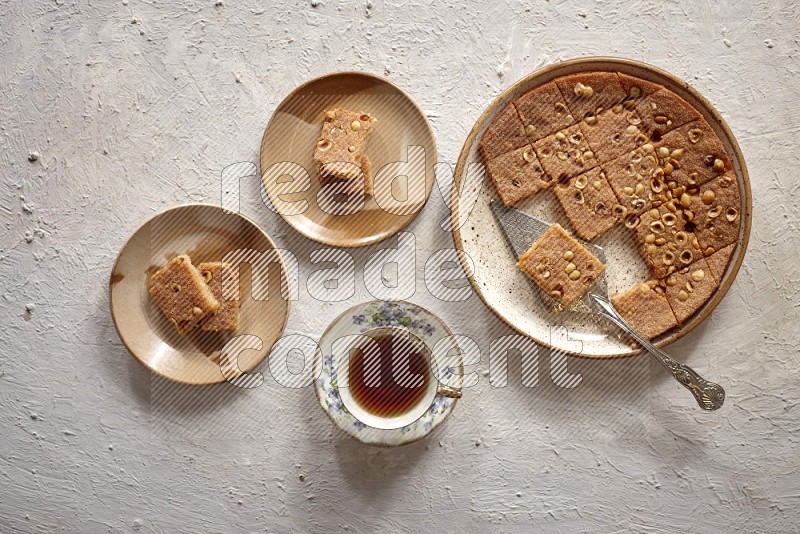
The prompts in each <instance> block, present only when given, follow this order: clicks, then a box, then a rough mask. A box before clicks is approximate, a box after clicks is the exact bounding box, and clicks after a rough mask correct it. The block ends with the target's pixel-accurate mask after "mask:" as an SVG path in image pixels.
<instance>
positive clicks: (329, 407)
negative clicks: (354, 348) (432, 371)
mask: <svg viewBox="0 0 800 534" xmlns="http://www.w3.org/2000/svg"><path fill="white" fill-rule="evenodd" d="M384 326H399V327H405V328H408V329H409V330H410V331H411V332H412V333H414V334H416V335H417V336H418V337H419V338H420V339H421V340H422V341H423V342H425V344H426V345H428V346H429V347H433V346H434V345H435V344H436V342H437V341H439V340H440V339H441V338H444V337H447V336H450V335H451V334H450V331H449V329H448V328H447V326H446V325H445V324H444V323H443V322H442V321H441V319H439V318H438V317H436V316H435V315H433V314H432V313H430V312H429V311H427V310H425V309H424V308H421V307H419V306H417V305H415V304H411V303H409V302H391V301H372V302H367V303H364V304H359V305H357V306H355V307H353V308H351V309H350V310H349V311H348V312H346V313H345V314H343V315H342V316H340V317H339V318H338V319H337V320H336V321H334V323H333V324H332V325H331V326H330V327H329V328H328V330H327V331H326V332H325V334H324V335H323V339H321V340H320V349H319V350H318V351H317V355H316V360H317V361H316V362H315V363H316V364H318V365H319V364H321V369H320V373H319V378H317V380H316V382H315V388H316V393H317V397H318V399H319V402H320V405H321V406H322V408H323V409H324V410H325V411H326V412H327V414H328V416H329V417H330V418H331V420H332V421H333V422H334V424H335V425H336V426H338V427H339V428H340V429H341V430H343V431H344V432H346V433H347V434H349V435H350V436H352V437H354V438H355V439H357V440H359V441H361V442H362V443H367V444H369V445H379V446H386V447H393V446H398V445H405V444H407V443H411V442H413V441H416V440H418V439H420V438H423V437H425V436H426V435H428V434H429V433H430V432H432V431H433V429H434V428H436V427H437V426H439V425H440V424H441V423H442V422H443V421H444V420H445V418H446V417H447V416H448V415H450V412H451V411H452V410H453V407H454V406H455V404H456V400H457V399H453V398H450V397H444V396H442V395H436V397H434V399H433V402H432V403H431V406H430V408H428V411H426V412H425V413H424V414H423V415H422V416H421V417H420V418H419V419H417V420H416V421H415V422H413V423H411V424H410V425H407V426H404V427H402V428H398V429H393V430H383V429H377V428H372V427H370V426H367V425H365V424H364V423H362V422H361V421H359V420H358V419H356V418H355V417H353V415H352V414H350V412H348V410H347V408H346V407H345V406H344V403H343V402H342V399H341V397H340V396H339V392H338V389H337V384H336V378H337V377H336V369H335V368H334V365H333V357H332V356H331V355H330V354H329V353H325V352H324V349H323V347H325V348H327V349H328V350H329V349H330V343H331V341H332V340H333V339H336V338H338V337H340V336H344V335H349V334H354V333H364V332H367V331H368V330H371V329H373V328H379V327H384ZM326 338H327V343H325V341H326ZM323 354H324V355H323ZM454 373H458V375H459V376H463V367H462V366H458V367H457V368H455V369H454V368H452V367H448V368H446V369H444V370H443V376H442V377H441V378H443V379H447V378H450V377H452V376H453V374H454Z"/></svg>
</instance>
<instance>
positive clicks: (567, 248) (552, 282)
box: [517, 224, 605, 306]
mask: <svg viewBox="0 0 800 534" xmlns="http://www.w3.org/2000/svg"><path fill="white" fill-rule="evenodd" d="M517 267H519V268H520V270H521V271H522V272H524V273H525V274H527V275H528V276H529V277H531V278H532V279H533V281H534V282H536V283H537V284H538V285H539V287H541V288H542V289H543V290H544V291H545V292H546V293H548V294H550V295H551V296H552V297H553V298H555V299H556V300H558V301H560V302H561V303H562V304H564V305H565V306H569V305H571V304H572V303H573V302H575V301H576V300H578V299H579V298H580V297H581V296H583V294H584V293H585V292H586V290H587V289H588V288H589V286H591V285H592V282H594V281H595V279H597V277H598V276H599V275H600V273H602V272H603V270H604V269H605V265H603V264H602V263H600V261H599V260H598V259H597V258H595V257H594V256H593V255H592V253H591V252H589V251H588V250H587V249H586V247H584V246H583V245H582V244H580V243H579V242H578V241H576V240H575V238H573V237H572V236H571V235H569V234H568V233H567V232H566V231H565V230H564V228H562V227H561V226H560V225H558V224H553V225H551V226H550V227H549V228H548V229H547V230H546V231H545V232H544V233H543V234H542V235H541V236H540V237H539V239H537V240H536V241H535V242H534V243H533V244H532V245H531V248H530V249H529V250H528V251H527V252H525V253H523V254H522V255H521V256H520V257H519V261H518V262H517Z"/></svg>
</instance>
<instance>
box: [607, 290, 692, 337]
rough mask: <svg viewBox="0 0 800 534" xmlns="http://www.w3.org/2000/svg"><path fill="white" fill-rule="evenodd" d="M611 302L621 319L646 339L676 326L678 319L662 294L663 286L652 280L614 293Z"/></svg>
mask: <svg viewBox="0 0 800 534" xmlns="http://www.w3.org/2000/svg"><path fill="white" fill-rule="evenodd" d="M611 303H612V304H613V305H614V308H615V309H616V310H617V311H618V312H619V313H620V315H622V317H623V319H625V321H626V322H627V323H628V324H629V325H631V326H632V327H633V329H634V330H635V331H636V332H637V333H639V334H641V335H642V336H644V337H646V338H647V339H653V338H654V337H656V336H658V335H660V334H663V333H664V332H666V331H667V330H670V329H671V328H675V327H676V326H678V320H677V319H676V318H675V314H674V313H673V311H672V308H671V307H670V305H669V302H668V301H667V297H666V296H665V295H664V288H663V287H660V286H659V285H658V283H657V282H655V281H653V280H651V281H648V282H645V283H642V284H639V285H637V286H636V287H634V288H632V289H629V290H628V291H626V292H625V293H623V294H621V295H615V296H614V297H613V298H612V299H611Z"/></svg>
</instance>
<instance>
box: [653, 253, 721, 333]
mask: <svg viewBox="0 0 800 534" xmlns="http://www.w3.org/2000/svg"><path fill="white" fill-rule="evenodd" d="M663 282H664V284H663V285H664V289H665V292H666V295H667V301H668V302H669V305H670V307H671V308H672V311H673V313H674V314H675V318H676V319H677V320H678V323H679V324H683V323H685V322H686V320H687V319H689V317H691V316H692V315H693V314H694V312H696V311H697V310H698V309H700V307H701V306H702V305H703V304H704V303H705V302H706V301H707V300H708V299H709V298H710V297H711V295H712V294H713V293H714V291H715V290H716V289H717V287H719V283H717V281H716V280H715V279H714V277H713V276H712V275H711V273H710V272H709V267H708V264H707V263H706V261H705V260H704V259H703V258H700V259H699V260H697V261H696V262H694V263H692V264H691V265H688V266H686V267H684V268H682V269H680V270H678V271H676V272H674V273H672V274H670V275H669V276H667V277H666V278H665V279H664V281H663Z"/></svg>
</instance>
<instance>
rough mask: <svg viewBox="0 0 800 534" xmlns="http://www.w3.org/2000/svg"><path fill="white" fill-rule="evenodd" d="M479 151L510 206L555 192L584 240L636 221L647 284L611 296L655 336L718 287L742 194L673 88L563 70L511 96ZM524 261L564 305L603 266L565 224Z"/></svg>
mask: <svg viewBox="0 0 800 534" xmlns="http://www.w3.org/2000/svg"><path fill="white" fill-rule="evenodd" d="M531 147H532V148H533V150H532V151H531ZM479 153H480V155H481V157H482V158H483V161H484V164H485V166H486V171H487V176H488V177H489V178H490V179H491V181H492V183H493V184H494V187H495V189H496V191H497V193H498V195H499V196H500V198H501V199H502V201H503V202H504V203H505V204H506V205H511V204H516V203H518V202H520V201H522V200H524V199H525V198H528V197H530V196H532V195H535V194H544V192H545V191H547V190H548V189H549V190H552V191H553V193H552V194H554V195H555V197H556V199H557V200H558V202H559V204H560V205H561V206H562V208H563V210H564V213H565V215H566V218H567V220H568V221H569V226H571V228H570V230H571V231H573V232H574V235H576V236H578V237H580V238H582V239H584V240H587V241H588V240H592V239H596V238H597V237H598V236H600V235H602V234H603V233H604V232H607V231H608V230H610V229H611V228H613V227H614V225H616V224H618V223H619V224H624V226H626V227H627V228H628V229H630V232H628V233H627V234H626V235H627V236H630V238H631V240H632V241H633V242H634V244H633V246H635V247H637V248H638V249H639V250H640V253H641V256H642V257H643V258H644V260H645V263H646V264H647V267H648V270H649V278H650V280H649V281H648V282H646V283H645V284H643V285H641V286H639V287H637V288H634V289H632V290H630V291H628V292H627V293H625V294H624V295H621V296H619V297H617V300H616V302H618V303H619V305H620V306H622V307H624V308H626V310H627V314H628V315H627V318H628V319H629V320H630V321H631V322H632V323H633V325H634V326H635V327H638V329H639V330H642V331H643V333H645V334H647V335H648V337H654V336H656V335H658V334H660V333H662V332H665V331H666V330H668V329H669V328H672V327H673V326H676V325H677V324H679V323H685V322H686V321H688V320H689V318H690V317H691V316H692V315H693V314H694V313H695V312H696V311H697V310H698V309H699V308H700V307H702V305H703V303H704V302H705V301H706V300H707V299H708V298H709V297H710V295H711V294H713V292H714V291H715V290H716V289H717V288H718V286H719V283H720V281H721V277H722V275H723V274H724V272H725V269H726V268H727V265H728V262H729V261H730V258H731V255H732V254H733V250H734V248H735V245H736V243H737V241H738V236H739V230H740V226H741V218H742V214H741V213H739V211H740V210H741V192H740V191H739V185H738V180H737V178H736V174H735V172H734V169H733V164H732V163H733V162H732V160H731V157H730V155H729V154H728V152H727V149H726V145H725V144H724V143H723V140H722V139H721V138H720V136H719V135H717V133H716V131H715V130H714V128H713V127H712V125H710V124H709V123H708V122H707V121H706V120H705V119H704V118H703V116H702V115H701V113H700V112H699V111H698V110H697V109H695V108H694V107H693V106H691V105H690V104H689V103H688V102H687V101H685V100H684V99H683V98H682V97H681V96H679V95H678V94H676V93H675V92H673V91H671V90H669V89H667V88H665V87H664V86H662V85H660V84H658V83H653V82H650V81H647V80H644V79H640V78H637V77H635V76H631V75H628V74H624V73H619V72H606V71H602V72H581V73H577V74H572V75H567V76H560V77H556V78H555V79H552V80H551V81H548V82H546V83H543V84H541V85H539V86H537V87H535V88H533V89H531V90H530V91H528V92H526V93H524V94H522V95H520V96H518V97H517V98H516V99H514V100H513V101H512V102H511V103H510V104H508V105H507V106H506V107H505V108H504V109H503V110H502V112H501V113H499V114H498V115H497V116H496V118H495V119H494V120H493V121H492V123H491V125H490V126H489V128H488V129H487V131H486V133H485V134H484V135H483V137H482V138H481V140H480V144H479ZM547 194H549V193H547ZM579 251H582V252H579ZM567 253H568V254H567ZM584 253H585V254H586V255H588V257H587V256H584ZM565 254H566V255H569V256H570V258H571V259H569V260H568V259H566V258H564V256H563V255H565ZM581 261H585V262H587V264H586V265H583V264H581ZM588 262H591V265H592V266H595V267H596V269H595V270H590V269H588V268H587V265H588V264H589V263H588ZM517 265H518V267H519V268H520V269H521V270H522V271H523V272H525V273H526V274H527V275H528V276H530V277H531V278H532V279H534V281H536V283H537V284H538V285H539V286H541V287H542V289H544V290H545V291H546V292H548V293H550V294H552V295H554V296H555V297H556V298H558V299H559V300H560V301H561V302H562V303H564V304H566V305H569V304H571V303H572V302H574V301H575V299H577V298H579V297H580V296H581V295H582V294H583V293H584V292H585V290H586V287H588V284H590V283H591V282H592V281H593V280H594V279H595V278H596V277H597V275H598V274H599V272H601V271H602V269H604V266H602V265H601V264H600V263H599V262H598V261H597V260H596V259H594V258H592V257H591V255H590V254H589V252H588V251H587V250H585V248H584V247H582V246H581V245H580V244H579V242H578V241H576V240H575V239H573V238H572V237H571V236H570V234H569V233H568V232H567V231H566V230H564V229H563V228H562V227H560V226H558V225H554V226H553V227H551V228H550V229H548V231H547V232H546V233H545V234H544V235H542V237H541V238H540V239H539V240H537V242H536V243H534V244H533V246H532V247H531V249H530V250H529V251H527V252H526V253H525V254H523V255H522V256H520V257H519V261H518V263H517ZM587 270H588V273H589V274H588V275H587V274H586V273H587ZM574 273H578V274H574ZM701 273H702V274H701ZM570 276H571V277H572V278H571V277H570ZM574 280H578V281H579V282H581V283H580V284H570V282H571V281H574Z"/></svg>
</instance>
